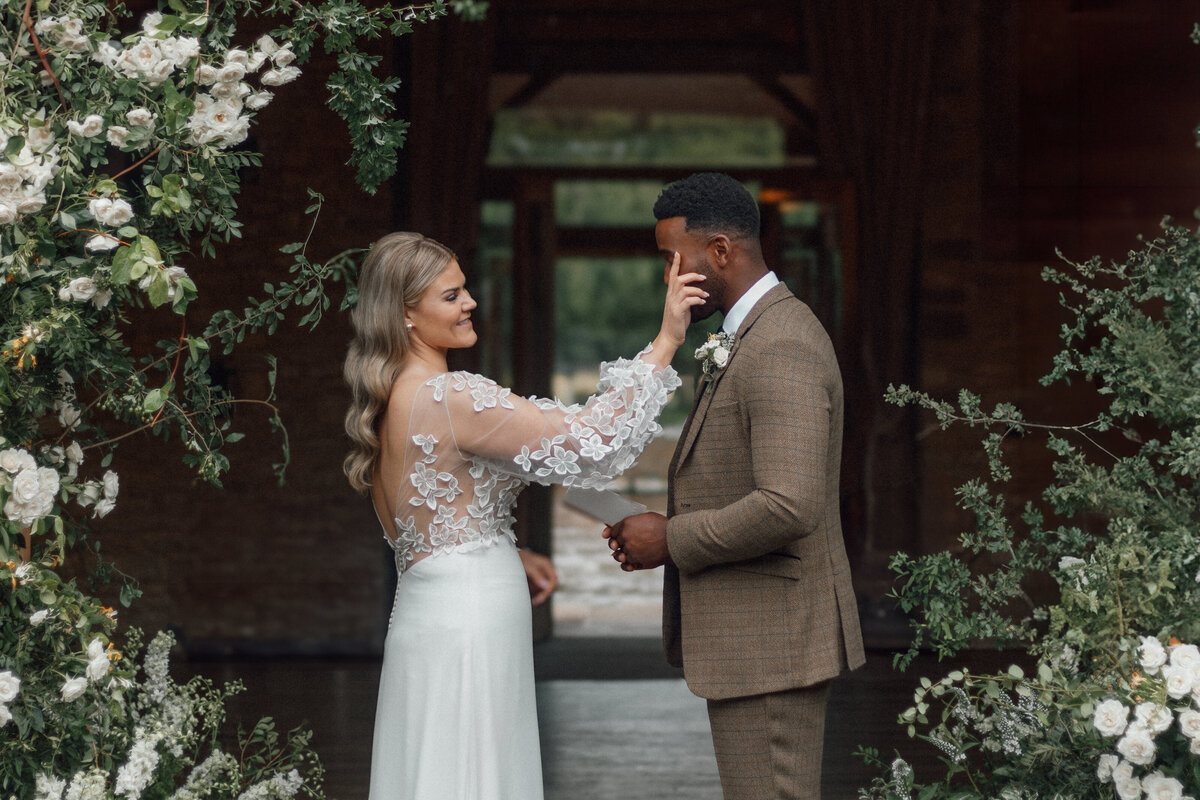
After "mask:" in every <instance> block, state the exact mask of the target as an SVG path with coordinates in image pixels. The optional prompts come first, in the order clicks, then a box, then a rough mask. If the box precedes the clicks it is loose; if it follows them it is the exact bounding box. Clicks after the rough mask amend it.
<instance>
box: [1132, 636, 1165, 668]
mask: <svg viewBox="0 0 1200 800" xmlns="http://www.w3.org/2000/svg"><path fill="white" fill-rule="evenodd" d="M1138 652H1139V654H1140V657H1141V664H1142V669H1144V670H1146V673H1147V674H1148V675H1157V674H1158V670H1159V668H1161V667H1162V665H1163V664H1166V663H1167V651H1166V648H1164V647H1163V646H1162V642H1160V641H1159V640H1158V639H1156V638H1154V637H1153V636H1143V637H1142V646H1141V647H1140V648H1138Z"/></svg>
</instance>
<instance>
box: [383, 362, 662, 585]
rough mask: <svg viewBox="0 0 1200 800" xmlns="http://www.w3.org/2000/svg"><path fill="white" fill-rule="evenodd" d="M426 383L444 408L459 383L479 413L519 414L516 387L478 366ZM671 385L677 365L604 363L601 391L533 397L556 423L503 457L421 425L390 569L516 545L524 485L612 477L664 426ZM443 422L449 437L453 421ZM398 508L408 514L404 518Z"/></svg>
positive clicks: (592, 483)
mask: <svg viewBox="0 0 1200 800" xmlns="http://www.w3.org/2000/svg"><path fill="white" fill-rule="evenodd" d="M425 385H426V386H427V387H429V389H430V395H426V397H429V396H431V397H432V400H433V402H434V403H435V404H437V405H438V406H441V407H443V408H448V407H447V406H445V403H446V401H447V397H448V396H449V395H450V393H451V392H462V393H466V396H467V397H469V398H470V401H471V408H472V409H473V411H474V412H475V413H477V414H478V413H484V412H487V413H488V414H503V412H504V411H514V413H516V412H515V409H516V406H515V404H514V398H513V397H512V393H511V392H510V391H509V390H508V389H506V388H504V387H501V386H499V385H498V384H496V383H495V382H494V381H490V380H488V379H487V378H484V377H482V376H480V375H474V374H471V373H466V372H451V373H445V374H442V375H438V376H435V377H433V378H431V379H430V380H428V381H427V382H426V384H425ZM677 386H679V378H678V376H677V375H676V374H675V371H674V370H672V369H670V368H667V369H662V370H656V369H654V367H653V365H651V364H648V363H646V362H644V361H641V360H640V359H637V360H624V359H622V360H619V361H616V362H613V363H609V364H602V365H601V380H600V383H599V387H598V389H599V393H598V394H597V395H595V396H594V397H592V398H591V399H590V400H589V401H588V403H587V404H586V405H569V406H568V405H563V404H561V403H558V402H556V401H554V400H545V399H540V398H531V402H532V403H533V404H534V405H535V406H536V407H537V408H538V409H540V410H541V411H542V413H544V414H545V415H546V418H547V420H548V422H552V423H553V424H552V426H551V427H552V428H553V429H554V431H555V432H554V433H553V435H550V436H540V437H539V438H536V439H532V440H531V441H529V442H528V443H527V444H525V445H522V446H521V449H520V451H519V452H515V453H513V455H512V456H511V457H509V458H507V459H498V458H485V457H482V456H477V455H472V454H469V453H463V452H460V450H459V448H458V446H457V444H456V443H455V441H454V440H453V438H447V439H440V438H439V436H438V435H434V433H433V432H431V429H430V428H427V427H426V428H425V429H424V430H422V429H421V428H418V429H417V430H418V432H417V433H416V434H415V435H412V436H411V437H410V440H409V441H410V442H411V447H410V450H409V456H408V459H407V460H408V463H411V464H412V471H411V473H410V474H409V476H408V480H407V482H406V485H405V486H406V488H405V489H403V490H402V491H401V496H400V497H399V498H397V500H398V501H399V502H397V504H396V509H397V515H396V518H395V520H394V528H395V535H394V536H389V537H387V541H388V543H389V544H390V545H391V547H392V549H393V550H394V551H395V557H396V558H395V560H396V569H397V570H398V571H399V572H400V573H404V572H405V571H406V570H407V569H408V568H410V567H411V565H412V564H413V562H414V561H416V560H419V559H421V558H424V557H426V556H428V557H431V558H432V557H437V556H440V555H445V554H447V553H452V552H465V551H469V550H474V549H477V548H480V547H485V546H489V545H493V544H495V543H497V542H501V541H505V540H507V541H509V542H512V543H513V544H515V543H516V537H515V535H514V534H513V522H514V520H513V516H512V510H513V507H514V506H515V505H516V502H517V496H518V495H519V494H520V492H521V490H522V489H523V488H524V487H525V486H526V485H527V484H529V483H530V482H537V483H543V484H550V483H560V484H564V485H567V486H576V485H578V486H585V487H596V486H602V485H604V484H606V483H608V482H609V481H610V480H611V479H612V478H613V477H615V476H616V475H618V474H620V473H621V472H622V471H623V470H625V469H627V468H628V467H629V466H630V465H631V464H633V463H634V461H636V459H637V456H638V455H639V454H640V453H641V451H642V448H644V447H645V445H646V443H647V442H649V441H650V439H652V438H653V436H654V434H656V433H657V432H658V431H659V430H661V429H660V428H659V426H658V423H657V422H656V419H657V417H658V414H659V412H660V411H661V410H662V407H663V406H664V405H665V404H666V402H667V400H668V398H669V396H670V393H671V391H673V390H674V389H675V388H676V387H677ZM520 402H524V401H520ZM446 413H449V412H448V411H447V412H446ZM499 419H502V417H501V418H499ZM443 424H444V423H443ZM422 427H424V426H422ZM446 431H447V436H449V437H453V430H452V428H446ZM409 487H411V488H409ZM466 498H470V500H469V501H466ZM464 501H465V502H464ZM403 508H407V509H408V510H410V511H411V512H412V513H411V514H410V515H409V516H407V517H402V516H401V513H400V509H403Z"/></svg>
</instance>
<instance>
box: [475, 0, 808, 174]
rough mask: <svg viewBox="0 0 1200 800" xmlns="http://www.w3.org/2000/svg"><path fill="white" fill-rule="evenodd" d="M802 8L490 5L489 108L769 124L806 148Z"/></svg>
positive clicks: (510, 1) (638, 1)
mask: <svg viewBox="0 0 1200 800" xmlns="http://www.w3.org/2000/svg"><path fill="white" fill-rule="evenodd" d="M801 9H802V3H799V2H797V1H796V0H762V1H760V2H754V3H738V2H721V1H720V0H690V1H689V2H681V0H660V2H645V0H588V1H587V2H578V1H576V2H571V0H499V1H498V2H493V3H492V5H491V10H490V11H489V13H491V14H493V15H495V25H496V40H495V57H494V61H493V67H492V73H493V79H492V107H493V109H497V108H513V107H533V108H569V107H579V106H587V107H590V108H598V107H599V108H603V107H614V108H615V107H619V108H623V109H626V110H636V111H692V112H700V113H726V114H735V115H745V116H770V117H774V118H776V119H778V120H779V121H780V123H781V124H782V125H783V127H784V129H785V130H786V131H788V140H789V147H788V149H789V151H790V152H791V153H793V154H798V153H797V151H800V152H809V153H811V152H812V151H813V150H814V146H813V142H814V140H815V130H816V114H815V112H814V111H813V95H812V85H811V81H810V80H809V76H808V73H809V65H808V54H807V49H806V47H805V40H804V29H803V20H802V12H801Z"/></svg>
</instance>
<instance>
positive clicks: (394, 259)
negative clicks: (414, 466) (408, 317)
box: [342, 232, 456, 492]
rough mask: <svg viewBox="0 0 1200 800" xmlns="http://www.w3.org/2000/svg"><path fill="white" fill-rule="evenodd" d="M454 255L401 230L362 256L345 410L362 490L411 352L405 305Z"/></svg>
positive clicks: (354, 478) (350, 468)
mask: <svg viewBox="0 0 1200 800" xmlns="http://www.w3.org/2000/svg"><path fill="white" fill-rule="evenodd" d="M454 260H456V257H455V255H454V252H453V251H452V250H450V248H448V247H446V246H445V245H444V244H441V243H440V242H436V241H434V240H433V239H430V238H427V237H425V236H422V235H421V234H419V233H407V232H402V233H389V234H388V235H387V236H384V237H383V238H381V239H380V240H379V241H377V242H376V243H375V244H374V245H373V246H372V247H371V252H369V253H368V254H367V257H366V259H365V260H364V261H363V265H362V270H361V271H360V272H359V274H358V305H357V306H356V307H355V309H354V311H353V312H351V314H350V322H351V324H352V325H353V326H354V339H353V340H352V341H351V342H350V349H349V351H348V352H347V353H346V363H345V365H344V366H343V367H342V375H343V377H344V378H345V380H346V383H347V385H349V387H350V393H351V400H350V408H349V410H348V411H347V412H346V433H347V434H348V435H349V436H350V442H351V449H350V454H349V455H347V456H346V461H345V463H344V464H343V466H342V468H343V470H344V471H345V473H346V477H347V478H349V479H350V485H351V486H353V487H354V488H355V489H356V490H358V491H359V492H366V491H367V490H368V489H369V488H370V487H371V476H372V474H373V473H374V472H375V467H376V465H377V464H378V462H379V420H380V418H382V416H383V414H384V412H385V411H386V410H387V404H388V397H389V396H390V395H391V391H392V384H393V383H394V382H395V380H396V376H397V375H399V374H400V370H401V368H403V366H404V360H405V358H406V357H407V356H408V348H409V343H408V330H407V328H406V327H405V323H404V309H406V308H412V307H413V306H415V305H416V304H417V301H418V300H420V299H421V295H422V294H424V293H425V290H426V289H428V288H429V287H430V285H431V284H432V283H433V282H434V281H435V280H437V277H438V276H439V275H441V274H442V272H443V271H444V270H445V269H446V267H447V266H449V264H450V262H451V261H454Z"/></svg>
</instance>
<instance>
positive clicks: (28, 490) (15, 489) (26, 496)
mask: <svg viewBox="0 0 1200 800" xmlns="http://www.w3.org/2000/svg"><path fill="white" fill-rule="evenodd" d="M40 490H41V483H40V482H39V481H38V475H37V470H33V469H23V470H21V471H20V472H18V473H17V474H16V476H14V477H13V482H12V496H13V498H14V499H15V500H16V501H17V502H18V503H32V502H33V501H34V500H36V499H37V496H38V492H39V491H40Z"/></svg>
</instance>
